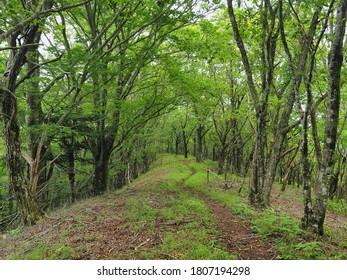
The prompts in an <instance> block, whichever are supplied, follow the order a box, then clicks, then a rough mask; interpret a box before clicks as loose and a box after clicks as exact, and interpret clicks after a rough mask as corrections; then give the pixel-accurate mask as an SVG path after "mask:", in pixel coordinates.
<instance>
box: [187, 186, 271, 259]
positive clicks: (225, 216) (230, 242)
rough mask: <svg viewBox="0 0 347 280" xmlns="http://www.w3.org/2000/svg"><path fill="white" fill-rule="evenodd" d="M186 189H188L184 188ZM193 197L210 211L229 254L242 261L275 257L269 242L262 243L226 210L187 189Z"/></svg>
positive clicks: (247, 227)
mask: <svg viewBox="0 0 347 280" xmlns="http://www.w3.org/2000/svg"><path fill="white" fill-rule="evenodd" d="M186 189H188V188H186ZM189 192H191V193H192V194H193V195H195V196H197V197H198V198H200V199H202V200H203V201H204V202H205V203H206V205H207V206H208V207H209V208H210V209H211V212H212V214H213V216H214V218H215V222H216V226H217V229H218V231H219V232H220V237H221V238H222V240H223V241H224V242H225V243H226V244H227V248H228V250H229V251H230V252H231V253H234V254H235V253H236V254H238V256H239V258H240V259H242V260H271V259H274V258H275V256H276V253H275V250H274V248H273V247H272V246H271V244H270V243H269V241H264V240H263V239H262V238H261V237H260V236H259V235H257V234H255V233H253V232H252V231H251V227H250V225H249V224H248V223H247V222H246V221H241V220H240V219H238V218H237V217H235V215H234V214H233V213H232V212H231V211H230V210H229V209H227V208H225V207H223V206H222V205H221V204H219V203H218V202H216V201H214V200H212V199H211V198H210V197H208V196H207V195H205V194H203V193H201V192H196V191H193V190H191V189H189Z"/></svg>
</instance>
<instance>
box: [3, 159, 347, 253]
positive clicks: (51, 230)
mask: <svg viewBox="0 0 347 280" xmlns="http://www.w3.org/2000/svg"><path fill="white" fill-rule="evenodd" d="M213 167H215V163H213V162H206V163H203V164H198V163H195V162H194V160H193V159H188V160H187V159H183V158H182V157H179V156H171V155H170V156H169V155H164V156H162V157H161V158H160V159H159V160H158V161H157V162H156V164H155V167H154V168H152V170H151V171H149V172H148V173H147V174H145V175H143V176H141V178H139V179H138V180H136V181H134V182H132V184H131V185H130V186H127V187H124V188H122V189H121V190H117V191H115V192H112V193H108V194H105V195H103V196H99V197H95V198H90V199H86V200H83V201H80V202H78V203H76V204H74V205H72V206H70V207H67V208H62V209H61V210H58V211H55V212H54V213H52V214H54V215H56V216H58V217H60V218H59V221H61V220H64V219H66V220H67V221H68V220H71V217H73V222H72V223H68V222H67V223H62V225H64V227H57V228H55V226H56V224H57V223H58V222H52V223H53V224H52V223H51V224H49V223H48V222H47V221H42V222H41V223H42V224H40V225H38V226H37V228H41V227H42V229H41V231H38V232H37V231H36V232H31V233H30V231H29V229H30V228H29V229H26V228H24V229H23V228H19V229H15V230H12V231H10V232H8V233H7V234H6V235H7V239H6V240H2V241H1V243H0V256H1V247H4V248H6V252H8V253H6V254H5V256H6V258H9V259H75V258H77V259H78V258H80V254H81V252H83V251H88V252H89V251H90V252H92V251H93V250H94V249H95V248H94V247H93V246H94V245H93V244H95V242H103V241H104V240H103V238H104V237H103V236H102V235H97V234H95V232H93V231H89V230H88V229H89V227H90V226H93V225H94V223H103V224H105V225H106V224H107V223H110V222H113V223H119V224H121V225H122V227H123V228H126V229H128V228H129V229H130V233H129V234H130V235H131V237H136V236H140V235H142V234H145V235H147V236H148V239H151V240H154V237H155V236H156V237H157V241H156V242H154V243H151V244H150V245H149V244H148V246H147V244H144V245H143V246H141V247H140V249H138V250H134V247H132V248H131V247H129V246H130V244H125V246H128V247H129V248H128V249H126V250H125V251H124V252H115V253H114V254H113V255H112V256H111V257H110V258H114V259H119V258H121V259H122V258H125V257H129V258H132V259H162V258H168V259H236V256H235V255H234V254H231V253H230V252H228V251H227V249H226V248H225V245H224V244H222V243H221V241H220V238H219V233H218V231H217V230H216V225H215V222H214V220H213V216H212V214H211V212H210V209H209V208H208V207H207V206H206V204H205V203H204V201H202V200H200V199H198V198H196V197H194V196H192V194H191V193H190V192H189V191H187V190H185V188H184V187H183V186H185V187H190V188H193V189H194V190H196V191H200V192H203V193H204V194H206V195H208V196H209V197H211V198H212V199H213V200H215V201H217V202H219V203H220V204H222V205H223V206H225V207H226V208H229V209H230V210H231V211H232V212H233V213H234V214H235V215H236V216H238V217H239V218H240V219H242V220H246V221H248V223H249V224H250V225H251V226H252V230H253V231H254V232H256V233H258V234H259V235H260V236H262V238H264V239H266V240H269V241H271V243H272V244H273V246H275V248H276V251H277V258H278V259H347V242H346V241H345V238H344V237H345V234H343V233H342V231H346V228H347V224H345V225H341V227H342V228H341V238H340V239H336V238H335V237H334V236H335V235H333V233H332V229H329V228H328V227H326V235H325V236H324V237H323V238H317V237H316V236H312V235H310V233H307V232H305V231H303V230H302V229H301V228H300V224H299V220H298V219H294V218H292V217H290V216H288V215H284V214H283V213H281V212H278V211H275V210H272V209H266V210H259V209H255V208H253V207H251V206H250V205H249V204H248V202H247V200H246V196H247V186H243V188H242V192H241V194H239V193H238V190H239V188H240V186H241V184H243V183H244V182H245V180H244V179H243V178H240V177H237V176H229V179H230V178H231V180H233V187H232V188H231V189H228V190H226V189H223V186H221V185H222V184H221V183H220V182H219V183H218V179H217V178H215V180H212V178H211V177H210V180H211V182H210V183H207V176H206V169H207V168H213ZM288 195H294V192H293V194H292V192H290V193H288ZM328 210H329V211H333V212H335V213H338V214H341V215H346V204H345V202H341V201H334V200H333V201H329V205H328ZM45 223H47V225H45ZM54 223H55V224H54ZM343 226H344V228H343ZM34 229H35V227H34V228H33V229H32V230H34ZM45 231H47V234H45V235H41V233H42V232H45ZM72 233H73V234H72ZM54 234H55V235H54ZM36 235H37V236H38V238H34V237H35V236H36ZM41 236H42V237H41ZM80 238H83V240H84V241H85V244H81V245H79V246H80V247H77V248H76V245H74V244H75V243H76V242H77V241H78V240H79V239H80ZM28 240H29V241H28ZM135 247H136V246H135Z"/></svg>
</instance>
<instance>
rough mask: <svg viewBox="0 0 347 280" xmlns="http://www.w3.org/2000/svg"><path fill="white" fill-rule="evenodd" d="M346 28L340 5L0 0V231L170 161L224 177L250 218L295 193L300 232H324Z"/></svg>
mask: <svg viewBox="0 0 347 280" xmlns="http://www.w3.org/2000/svg"><path fill="white" fill-rule="evenodd" d="M346 16H347V0H338V1H335V0H329V1H328V0H319V1H293V0H287V1H282V0H276V1H272V0H262V1H253V0H245V1H241V0H238V1H232V0H226V1H218V0H141V1H130V0H85V1H83V0H1V1H0V75H1V76H0V108H1V111H0V113H1V118H2V125H1V127H0V135H1V138H0V139H1V140H0V142H1V144H0V231H6V230H9V229H13V228H16V227H18V226H19V225H25V226H34V225H35V224H37V223H40V221H42V219H44V217H45V216H47V213H49V212H50V211H53V210H55V209H59V208H61V207H66V206H67V205H74V204H76V203H78V202H80V201H83V200H85V199H90V198H93V197H94V198H96V199H98V197H103V195H105V194H107V193H110V192H111V193H113V192H115V191H116V192H117V191H121V189H123V188H124V187H125V186H129V185H132V184H133V182H136V179H138V178H140V179H141V178H142V176H145V174H147V173H148V171H150V170H151V168H152V166H153V165H156V164H158V160H160V159H161V161H162V159H163V155H166V156H164V159H165V158H167V157H169V158H171V156H169V155H172V157H173V156H176V157H177V156H181V157H182V159H183V160H187V161H188V160H189V161H190V162H195V163H196V164H207V165H208V166H209V167H208V168H209V169H208V174H209V175H210V178H209V180H215V181H216V182H217V181H218V182H223V184H224V185H225V186H224V188H225V189H228V188H233V186H232V185H233V184H230V186H228V182H230V180H229V179H230V178H238V179H237V180H238V182H242V184H241V183H240V189H239V191H238V193H236V194H235V195H238V194H239V195H240V196H242V194H243V195H244V197H245V198H246V200H247V202H245V203H248V204H249V205H250V207H253V208H254V209H257V211H260V212H259V213H260V215H261V214H262V213H263V214H264V213H265V214H266V213H268V211H271V209H273V207H275V206H274V205H273V199H272V195H273V192H274V191H276V190H275V189H276V188H277V189H279V190H280V195H282V196H286V195H287V193H291V192H292V191H295V192H296V194H297V197H298V198H300V199H301V200H300V205H299V206H298V207H299V210H300V213H301V214H300V217H299V218H298V221H299V228H300V231H301V230H302V231H303V232H307V233H309V234H313V235H314V236H322V235H326V234H327V233H328V234H329V232H330V228H328V229H327V230H326V225H325V221H326V215H327V211H328V210H329V209H332V208H334V209H335V210H336V211H338V213H339V214H341V215H342V216H343V217H346V215H347V204H346V199H347V127H346V121H347V102H346V100H347V88H346V83H345V82H346V77H347V68H346V64H345V62H344V59H345V56H346V51H347V50H346V45H345V42H346V30H345V29H346ZM186 163H187V162H186ZM187 164H188V163H187ZM190 164H194V163H190ZM193 166H194V165H193ZM196 170H199V169H195V171H194V172H197V171H196ZM201 172H202V171H201ZM205 172H206V170H205V171H204V172H202V173H203V174H204V175H203V176H204V177H205V176H206V174H205ZM194 174H195V173H194ZM194 174H193V175H194ZM158 176H159V175H158ZM177 176H178V177H179V175H177ZM182 178H183V177H182ZM186 179H187V178H186ZM235 180H236V179H235ZM177 184H178V183H177ZM234 188H235V187H234ZM288 195H289V194H288ZM142 210H143V211H145V209H142ZM340 226H341V228H343V229H344V230H346V228H347V222H345V223H343V222H341V224H340ZM144 242H145V241H144ZM141 244H142V243H141ZM344 246H346V245H344ZM344 250H346V247H345V249H344ZM345 257H347V254H346V255H345Z"/></svg>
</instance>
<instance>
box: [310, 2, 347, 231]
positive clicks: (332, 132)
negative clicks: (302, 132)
mask: <svg viewBox="0 0 347 280" xmlns="http://www.w3.org/2000/svg"><path fill="white" fill-rule="evenodd" d="M346 16H347V0H342V1H340V2H339V4H338V6H337V17H336V25H335V31H334V37H333V38H334V39H333V41H332V45H331V50H330V53H329V66H328V96H327V110H326V115H325V130H324V147H323V152H322V163H321V168H320V170H319V172H318V178H317V184H318V193H317V197H316V201H315V205H314V207H313V214H312V220H311V222H310V225H309V226H310V227H312V228H313V229H314V231H315V232H317V233H318V234H321V235H322V234H323V233H324V227H323V225H324V220H325V213H326V208H327V203H328V198H329V188H330V183H331V178H332V175H333V167H334V155H335V149H336V141H337V128H338V122H339V111H340V78H341V67H342V62H343V40H344V34H345V30H346Z"/></svg>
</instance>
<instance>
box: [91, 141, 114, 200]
mask: <svg viewBox="0 0 347 280" xmlns="http://www.w3.org/2000/svg"><path fill="white" fill-rule="evenodd" d="M112 146H113V143H112V145H109V144H107V143H106V140H105V139H103V141H100V142H99V143H98V148H97V150H98V152H97V153H96V154H95V155H94V177H93V193H94V195H99V194H102V193H104V192H106V191H107V187H108V174H109V163H110V156H111V152H110V151H111V149H110V147H111V148H112Z"/></svg>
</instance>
